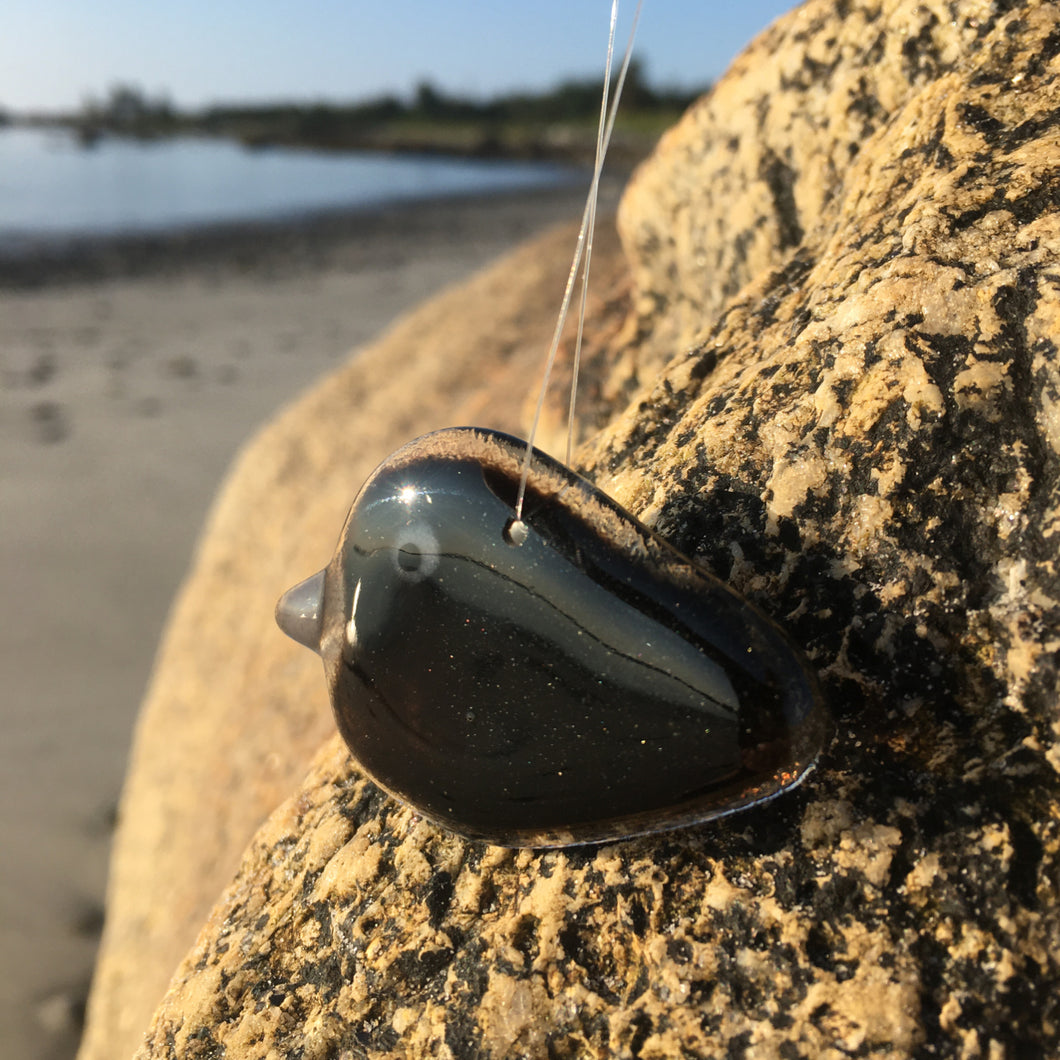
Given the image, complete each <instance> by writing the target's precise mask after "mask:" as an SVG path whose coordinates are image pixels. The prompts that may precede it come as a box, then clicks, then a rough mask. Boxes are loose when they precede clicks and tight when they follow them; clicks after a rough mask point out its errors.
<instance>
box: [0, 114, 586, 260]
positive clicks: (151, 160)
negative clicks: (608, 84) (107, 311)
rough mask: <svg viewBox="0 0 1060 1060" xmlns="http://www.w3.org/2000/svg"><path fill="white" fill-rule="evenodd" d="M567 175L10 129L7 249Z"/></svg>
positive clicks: (507, 165) (443, 161)
mask: <svg viewBox="0 0 1060 1060" xmlns="http://www.w3.org/2000/svg"><path fill="white" fill-rule="evenodd" d="M570 176H571V171H570V170H569V169H566V168H564V167H561V166H555V165H550V164H543V163H532V162H497V161H492V160H491V161H480V160H474V159H454V158H441V157H437V156H429V157H428V156H412V155H379V154H334V153H325V152H319V151H308V150H296V149H291V148H279V147H277V148H265V149H256V150H249V149H247V148H244V147H242V146H240V145H239V144H236V143H232V142H229V141H225V140H211V139H201V138H190V137H188V138H181V139H174V140H157V141H148V142H141V141H133V140H117V139H103V140H100V141H99V142H98V143H96V144H95V145H94V146H92V147H91V148H87V149H86V148H84V147H82V146H81V145H80V144H79V142H78V140H77V138H76V137H75V136H73V135H71V134H68V133H66V132H64V131H61V130H43V129H21V128H17V129H2V130H0V239H2V240H5V241H7V240H11V239H14V238H16V237H20V238H32V237H34V236H45V237H54V236H65V235H74V234H113V233H118V232H147V231H157V230H160V229H167V228H179V227H183V226H189V225H201V224H216V223H224V222H229V221H250V220H268V219H280V218H283V217H285V216H292V215H298V214H304V213H311V212H314V211H322V210H330V209H351V208H357V207H362V206H371V205H374V204H377V203H384V202H395V201H399V200H406V199H419V198H431V197H434V196H441V195H454V194H461V193H470V192H480V193H481V192H492V191H503V190H509V189H517V188H532V187H544V186H547V185H552V184H557V183H561V182H563V181H564V180H567V179H569V178H570Z"/></svg>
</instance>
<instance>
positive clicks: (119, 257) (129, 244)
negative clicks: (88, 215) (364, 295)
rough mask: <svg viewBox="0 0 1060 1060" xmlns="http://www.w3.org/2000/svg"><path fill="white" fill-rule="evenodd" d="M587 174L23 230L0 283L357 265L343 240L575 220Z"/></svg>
mask: <svg viewBox="0 0 1060 1060" xmlns="http://www.w3.org/2000/svg"><path fill="white" fill-rule="evenodd" d="M627 176H628V175H627V174H620V175H617V176H608V175H607V174H605V175H604V178H603V183H602V196H603V197H604V198H605V199H609V200H610V201H611V202H612V204H613V203H614V202H615V201H617V197H618V192H619V189H620V188H621V186H622V185H624V183H625V180H626V179H627ZM589 179H590V175H589V174H585V176H584V180H578V179H575V178H574V177H573V176H572V178H571V179H570V180H563V181H558V182H557V183H554V184H548V185H545V186H542V187H539V188H529V189H527V188H517V189H512V190H500V191H492V192H486V193H482V192H463V193H458V194H452V195H440V196H432V197H425V198H417V199H405V200H394V201H392V202H387V203H382V204H374V205H365V206H355V207H350V208H344V209H333V210H317V211H311V212H306V213H294V214H288V215H282V216H277V217H274V218H263V219H260V220H254V221H234V222H229V223H211V224H204V225H189V226H186V227H174V228H169V229H159V230H150V231H144V232H136V231H129V232H119V233H99V234H96V233H84V234H81V233H73V234H66V235H49V234H41V235H29V236H25V235H22V236H19V237H18V238H17V239H16V240H15V241H14V244H13V245H12V246H9V247H8V248H7V249H6V250H5V248H4V247H3V245H2V244H0V290H21V289H39V288H50V287H56V286H68V285H71V284H80V283H94V282H98V281H101V280H114V279H125V278H132V277H141V278H143V277H155V276H173V275H175V274H179V273H181V272H186V271H187V270H189V269H202V268H215V267H218V266H220V267H228V268H234V269H237V270H239V271H240V272H242V273H245V274H253V273H262V274H270V275H271V274H274V273H275V272H277V270H280V271H287V272H289V271H290V270H291V269H292V268H296V269H297V268H306V267H312V268H330V267H344V268H346V267H351V266H352V267H364V266H365V264H366V263H365V261H364V260H363V256H361V257H360V258H359V257H358V255H357V254H356V253H353V254H351V252H350V251H351V244H355V243H361V242H364V243H371V242H374V241H378V240H380V239H382V240H384V241H385V242H388V243H393V242H395V241H396V242H398V243H400V244H401V245H402V246H403V247H405V248H407V249H408V250H409V251H410V252H411V251H412V250H413V249H414V247H415V243H416V241H417V240H423V239H428V240H437V239H438V238H445V237H447V236H450V235H452V234H454V233H456V232H459V231H462V230H465V229H469V228H472V227H476V226H480V225H481V224H482V223H483V220H484V219H485V218H486V217H488V216H490V215H492V216H495V217H496V219H497V221H498V222H499V223H501V224H505V223H506V222H507V221H508V220H509V219H510V215H511V214H512V211H513V210H517V211H518V212H519V213H520V214H522V215H524V216H525V217H526V218H527V223H528V224H534V223H536V222H535V220H534V219H535V218H541V219H546V218H553V217H555V216H558V215H559V213H560V212H562V211H564V210H573V211H574V212H572V213H571V214H570V217H571V219H575V218H577V217H578V216H580V211H581V204H582V203H583V202H584V198H585V194H586V190H587V188H588V183H589ZM546 223H548V222H547V221H546ZM527 230H528V231H529V230H530V229H527Z"/></svg>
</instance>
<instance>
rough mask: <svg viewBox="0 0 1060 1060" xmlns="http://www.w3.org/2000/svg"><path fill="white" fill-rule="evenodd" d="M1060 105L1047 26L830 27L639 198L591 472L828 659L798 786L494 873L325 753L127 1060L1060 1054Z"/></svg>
mask: <svg viewBox="0 0 1060 1060" xmlns="http://www.w3.org/2000/svg"><path fill="white" fill-rule="evenodd" d="M1058 75H1060V14H1058V9H1057V8H1056V7H1055V6H1054V5H1047V4H1036V3H1027V4H1023V5H1020V4H1018V3H1017V4H1004V5H1001V4H988V3H985V2H983V3H975V2H972V3H966V4H960V5H957V4H952V3H948V2H946V3H944V2H941V0H934V2H930V0H929V2H918V3H913V2H910V0H902V2H899V0H875V2H870V0H860V2H857V0H846V2H843V3H825V2H811V3H808V4H806V5H805V6H804V7H802V8H801V9H799V10H797V11H795V12H793V13H792V14H790V15H789V16H788V17H786V18H785V19H783V20H781V21H780V22H779V23H778V24H777V25H776V26H775V27H774V28H773V29H771V30H770V31H769V32H767V33H766V34H765V35H764V36H763V37H762V38H760V39H759V41H758V42H756V43H755V44H754V45H753V46H752V47H751V49H749V51H748V52H747V53H745V55H744V56H742V57H741V58H740V59H739V60H738V61H737V63H736V64H735V66H734V68H733V70H732V71H731V72H730V74H729V75H728V76H727V77H726V78H725V79H724V80H723V81H722V82H721V83H720V84H719V85H718V87H717V89H716V90H715V92H714V93H713V94H712V95H711V96H709V97H708V98H707V99H705V100H704V101H702V102H701V103H700V104H699V105H697V106H696V107H695V108H693V110H692V111H691V112H690V113H689V115H688V116H687V117H686V118H685V119H684V120H683V121H682V122H681V123H680V124H679V125H678V126H677V128H676V129H674V130H673V131H672V132H671V133H670V134H669V135H668V136H667V137H666V138H665V139H664V141H663V143H662V145H661V146H660V148H659V150H658V152H657V153H656V155H655V156H654V157H653V159H652V160H650V161H649V162H648V163H647V164H646V165H645V166H644V167H643V168H642V169H641V171H640V172H639V174H638V176H637V178H636V179H635V182H634V184H633V185H632V187H631V189H630V191H629V193H628V194H627V197H626V199H625V202H624V204H623V209H622V214H621V224H622V230H623V233H624V239H625V243H626V247H627V250H628V253H629V254H630V258H631V263H632V269H633V274H634V277H635V282H636V291H635V297H634V305H633V310H632V312H631V315H630V317H629V318H628V319H627V320H626V322H625V324H624V325H622V326H614V322H613V320H611V321H610V323H609V324H608V325H607V326H606V327H604V328H603V329H602V331H601V332H598V333H597V337H596V340H595V341H594V346H593V348H592V350H591V351H590V352H591V354H592V356H591V358H590V362H591V373H590V378H591V379H593V380H595V383H593V384H591V385H590V390H591V394H590V399H589V401H588V402H587V405H586V416H587V418H589V419H590V420H592V421H593V422H594V423H596V424H602V425H604V429H603V430H601V431H600V433H598V434H597V435H596V436H595V437H594V438H593V439H592V440H591V441H590V442H589V444H588V445H587V446H586V447H584V448H583V450H582V453H581V455H582V458H583V463H584V466H585V467H586V468H587V469H588V470H589V472H590V473H591V474H592V475H594V476H595V478H596V480H597V481H598V482H599V484H600V485H602V486H603V487H604V488H605V489H607V490H609V491H610V492H612V493H613V494H614V495H615V496H616V497H617V498H618V499H619V500H621V501H622V502H624V503H626V504H627V505H629V506H630V507H631V508H632V509H633V510H634V511H637V512H639V513H642V515H643V517H644V518H645V519H646V520H647V521H650V522H651V523H652V524H653V525H654V526H656V527H657V528H658V529H659V530H660V531H661V532H662V533H664V534H665V535H667V536H669V537H670V538H671V539H672V540H674V541H675V543H676V544H677V545H678V546H679V547H681V548H683V549H684V550H685V551H687V552H689V553H692V554H694V555H696V556H697V557H698V558H699V559H700V560H701V561H702V562H703V563H704V564H705V565H707V566H708V567H710V568H711V569H713V570H714V571H715V572H717V573H718V574H720V575H722V576H723V577H726V578H727V579H728V580H729V581H731V582H732V583H733V584H734V585H735V586H736V587H737V588H738V589H740V590H741V591H743V592H745V593H746V594H748V595H749V596H751V597H753V598H754V599H755V600H756V601H757V602H758V603H760V604H761V606H762V607H763V608H765V609H766V610H767V611H769V612H770V613H772V614H773V615H774V616H776V618H777V619H778V620H779V621H780V622H782V623H783V624H784V625H785V626H786V628H787V629H788V630H789V631H790V632H791V634H792V635H793V637H794V638H795V639H796V640H797V641H798V642H800V643H802V644H803V645H805V646H806V649H807V651H808V653H809V655H810V656H811V658H812V660H813V661H814V663H815V664H816V666H817V667H818V669H819V672H820V674H821V677H822V681H823V685H824V688H825V692H826V695H827V697H828V699H829V701H830V703H831V706H832V708H833V712H834V714H835V716H836V720H837V732H836V737H835V740H834V741H833V744H832V746H831V747H830V749H829V751H828V752H827V754H826V755H825V756H824V759H823V761H822V763H821V766H820V768H819V770H818V772H817V773H816V774H815V776H814V777H812V778H811V779H810V781H809V782H807V783H806V784H805V785H804V786H803V787H802V788H800V789H799V790H798V791H797V792H796V793H794V794H791V795H788V796H785V797H783V798H781V799H778V800H776V801H775V802H774V803H771V804H769V805H768V806H765V807H761V808H759V809H756V810H753V811H749V812H747V813H745V814H742V815H740V816H738V817H734V818H731V819H729V820H726V821H722V822H716V823H714V824H712V825H710V826H704V827H701V828H696V829H689V830H685V831H682V832H677V833H672V834H669V835H663V836H656V837H646V838H643V839H639V840H636V841H631V842H626V843H620V844H614V845H611V846H608V847H604V848H602V849H595V850H593V849H571V850H566V851H551V852H545V853H540V852H532V851H520V852H508V851H501V850H497V849H494V848H490V847H486V846H482V845H476V844H469V843H465V842H463V841H461V840H459V839H456V838H454V837H453V836H451V835H448V834H446V833H444V832H441V831H439V830H437V829H435V828H433V827H430V826H428V825H426V824H425V823H424V822H422V821H420V820H418V819H417V818H416V817H415V816H414V815H413V814H412V813H411V812H410V811H408V810H407V809H404V808H402V807H400V806H398V805H397V804H396V803H394V802H393V801H392V800H390V799H389V798H387V797H385V796H383V795H382V794H380V793H379V792H378V790H377V789H375V788H374V787H373V786H372V785H371V784H370V783H368V782H367V781H365V780H364V779H363V778H361V777H360V776H359V774H358V773H357V772H356V769H355V767H354V766H353V765H352V763H351V762H350V760H349V758H348V756H347V755H346V754H345V753H344V751H343V749H342V747H341V745H340V744H339V743H338V741H337V739H334V738H333V739H332V740H331V741H330V742H329V743H327V744H326V745H325V746H324V748H323V749H322V750H321V752H320V754H319V756H318V757H317V759H316V761H315V763H314V766H313V769H312V771H311V773H310V775H309V776H308V777H307V779H306V781H305V782H304V784H303V785H302V787H301V789H300V790H299V791H298V793H297V794H295V795H294V796H293V797H292V798H291V799H290V800H289V801H288V802H287V803H286V804H284V806H283V807H281V809H280V810H278V811H277V812H276V813H275V814H274V815H273V817H272V818H271V819H270V820H269V822H268V823H267V824H266V825H265V826H264V827H263V829H262V830H261V831H260V832H259V833H258V835H257V836H256V838H255V840H254V841H253V843H252V845H251V847H250V849H249V850H248V852H247V854H246V855H245V857H244V860H243V863H242V865H241V867H240V869H239V872H238V874H237V875H236V877H235V880H234V881H233V883H232V884H231V886H230V887H229V888H228V890H227V891H226V892H225V894H224V895H223V896H222V898H221V900H220V902H219V903H218V905H217V906H216V907H215V909H214V912H213V914H212V916H211V919H210V921H209V922H208V924H207V926H206V928H205V929H204V930H203V932H202V934H201V935H200V937H199V940H198V942H197V944H196V946H195V947H194V948H193V949H192V951H191V952H190V954H189V955H188V956H187V958H186V959H185V961H184V963H183V964H182V965H181V967H180V969H179V970H178V972H177V975H176V977H175V978H174V980H173V982H172V984H171V987H170V991H169V993H168V994H167V996H166V998H165V1000H164V1001H163V1004H162V1006H161V1007H160V1008H159V1010H158V1012H157V1013H156V1015H155V1019H154V1022H153V1024H152V1026H151V1029H150V1032H149V1034H148V1038H147V1041H146V1043H145V1045H144V1047H143V1049H142V1050H141V1053H140V1054H139V1055H140V1056H141V1057H142V1058H144V1060H146V1058H148V1057H150V1058H161V1057H176V1056H192V1055H194V1056H219V1055H222V1054H223V1055H224V1056H226V1057H229V1058H231V1057H251V1056H255V1057H256V1056H266V1055H268V1056H276V1057H295V1056H298V1057H304V1056H312V1057H338V1056H362V1055H366V1056H372V1057H406V1056H440V1057H454V1058H465V1057H483V1058H486V1057H489V1058H494V1057H496V1058H500V1057H505V1058H509V1057H518V1056H526V1057H546V1056H547V1057H579V1058H580V1057H612V1056H615V1057H658V1058H662V1057H674V1056H704V1057H712V1056H725V1057H739V1056H748V1057H750V1056H753V1057H756V1058H757V1057H765V1058H774V1057H775V1058H781V1057H783V1058H791V1057H795V1056H805V1057H838V1056H848V1055H851V1054H855V1055H858V1056H866V1057H884V1056H887V1057H895V1056H913V1055H937V1056H953V1057H958V1056H960V1057H975V1056H983V1057H986V1056H1002V1055H1010V1056H1020V1055H1028V1056H1030V1055H1034V1056H1037V1055H1056V1053H1057V1052H1058V1051H1060V1001H1058V999H1060V893H1058V892H1060V751H1058V747H1060V711H1058V696H1057V653H1058V651H1060V573H1058V571H1057V555H1058V541H1060V538H1058V536H1057V534H1058V530H1060V478H1058V469H1060V445H1058V439H1060V426H1058V424H1060V413H1058V411H1057V410H1058V405H1060V379H1058V368H1057V344H1058V341H1060V317H1058V305H1060V293H1058V292H1060V268H1058V261H1060V176H1058V174H1060V105H1058V104H1060V87H1058V86H1060V82H1058ZM609 320H610V318H609ZM601 336H602V337H601ZM608 365H610V366H611V368H612V370H610V371H609V370H608ZM330 429H331V425H330V424H329V423H326V422H325V423H321V424H320V425H319V426H318V427H317V428H316V431H318V432H320V433H319V435H318V434H317V433H316V432H313V431H310V433H308V434H307V435H306V437H305V439H304V444H305V445H306V447H307V448H308V449H309V450H310V451H312V446H313V445H314V444H318V443H317V442H315V441H314V439H317V438H319V437H324V436H326V434H327V432H328V431H329V430H330ZM408 433H409V434H412V433H417V432H416V431H414V430H410V431H409V432H408ZM299 499H300V498H297V497H296V498H294V499H292V500H291V501H289V502H288V503H290V504H291V505H292V506H297V504H298V503H299ZM242 517H243V519H244V520H247V519H248V518H249V517H248V513H247V511H244V512H243V513H242ZM336 526H337V523H336ZM309 566H311V565H309ZM234 591H235V590H234ZM270 676H271V678H272V679H273V680H277V677H276V675H270ZM282 694H283V690H282V687H281V686H280V685H270V686H266V685H263V684H258V683H249V682H248V683H245V684H244V685H243V686H242V687H241V688H240V698H239V704H240V706H241V707H243V708H244V709H245V710H247V711H248V712H250V713H253V710H254V709H255V707H256V704H257V703H258V702H259V700H261V699H262V698H266V697H269V696H279V695H282Z"/></svg>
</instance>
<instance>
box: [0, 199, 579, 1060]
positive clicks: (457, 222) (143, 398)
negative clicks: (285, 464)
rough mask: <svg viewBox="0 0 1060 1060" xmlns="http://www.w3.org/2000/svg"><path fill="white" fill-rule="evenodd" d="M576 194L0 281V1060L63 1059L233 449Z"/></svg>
mask: <svg viewBox="0 0 1060 1060" xmlns="http://www.w3.org/2000/svg"><path fill="white" fill-rule="evenodd" d="M581 195H582V192H581V190H580V189H578V188H567V189H561V190H552V191H547V192H539V193H529V194H527V193H522V194H519V195H510V196H503V197H492V198H489V199H485V200H473V199H462V200H456V201H449V202H444V201H443V202H433V203H425V204H417V205H413V206H406V207H403V208H400V209H398V208H395V209H391V210H387V211H377V212H375V213H372V214H362V215H350V216H346V217H331V218H321V219H318V220H316V221H314V222H313V223H308V224H299V225H294V224H292V225H288V226H287V227H276V228H269V227H263V228H258V229H254V228H246V227H244V228H240V229H231V230H227V231H218V230H215V231H213V232H210V233H202V234H199V235H197V236H194V237H191V236H184V237H179V238H176V237H174V238H170V239H165V238H157V239H150V240H139V241H133V242H129V241H125V242H124V243H122V242H112V243H100V242H95V243H92V242H86V243H83V244H80V245H78V246H64V247H52V248H46V249H45V250H43V251H42V252H41V253H39V254H38V255H37V256H36V257H34V258H23V259H21V260H19V261H10V260H7V261H4V260H0V600H2V601H3V606H4V609H5V612H6V614H5V616H4V619H3V621H2V622H0V673H2V674H3V677H4V691H5V695H4V699H3V706H2V711H3V714H2V717H3V722H4V727H5V733H6V735H5V738H4V739H3V740H2V741H0V849H2V850H3V870H2V872H0V955H2V961H3V965H2V967H3V972H2V975H0V1043H3V1048H2V1052H3V1055H4V1056H5V1057H10V1058H12V1060H20V1058H39V1057H46V1058H60V1057H69V1056H72V1055H73V1052H74V1050H75V1048H76V1043H77V1038H78V1034H79V1030H80V1018H81V1012H82V1008H83V1003H84V998H85V996H86V993H87V988H88V982H89V978H90V975H91V968H92V961H93V957H94V952H95V947H96V943H97V939H98V935H99V931H100V927H101V924H102V916H103V894H104V886H105V876H106V861H107V853H108V845H109V839H110V833H111V829H112V826H113V820H114V815H115V808H116V805H117V800H118V796H119V792H120V789H121V782H122V775H123V772H124V768H125V757H126V754H127V752H128V748H129V742H130V738H131V734H132V727H133V723H134V719H135V715H136V711H137V707H138V704H139V700H140V696H141V694H142V692H143V689H144V685H145V683H146V681H147V676H148V671H149V668H150V665H151V661H152V657H153V654H154V650H155V646H156V644H157V641H158V637H159V634H160V632H161V629H162V625H163V622H164V620H165V615H166V611H167V608H168V606H169V603H170V601H171V599H172V597H173V594H174V592H175V590H176V587H177V585H178V583H179V581H180V578H181V577H182V575H183V573H184V571H185V569H186V567H187V563H188V559H189V556H190V554H191V551H192V548H193V546H194V541H195V537H196V534H197V532H198V529H199V527H200V525H201V523H202V521H203V518H204V516H205V513H206V510H207V507H208V505H209V502H210V500H211V498H212V496H213V494H214V491H215V489H216V487H217V485H218V482H219V481H220V479H221V477H222V475H223V473H224V471H225V469H226V467H227V466H228V464H229V463H230V461H231V459H232V456H233V454H234V453H235V451H236V449H237V448H238V446H239V445H240V444H241V443H242V442H243V441H244V440H245V439H246V438H247V437H248V436H249V435H250V434H251V432H252V431H253V430H254V428H255V427H256V426H257V425H258V424H260V423H262V422H263V421H264V420H265V419H267V418H268V417H269V415H270V414H271V413H272V412H273V411H274V410H275V409H277V408H278V407H279V406H281V405H282V404H284V403H285V402H286V401H288V400H290V399H291V398H292V397H293V396H295V395H296V394H297V393H299V391H301V390H302V389H303V388H304V387H306V386H307V385H308V384H310V383H311V382H312V381H313V380H315V379H317V378H318V377H319V376H320V375H321V374H322V373H324V372H326V371H328V370H329V369H330V368H332V367H334V366H336V365H337V364H339V363H340V362H341V361H343V360H344V359H345V358H347V357H349V356H350V355H351V351H353V350H355V349H356V348H357V347H358V346H360V345H362V344H364V343H365V342H366V341H368V340H369V339H371V338H372V337H373V336H374V335H376V334H377V333H378V332H379V331H380V330H382V329H383V328H385V327H386V325H387V324H388V323H389V322H391V321H392V320H393V319H394V318H395V317H397V316H398V315H399V314H401V313H402V312H403V311H404V310H406V309H408V308H410V307H412V306H413V305H415V304H416V303H418V302H419V301H421V300H422V299H424V298H425V297H426V296H427V295H429V294H431V293H433V292H434V291H436V290H438V289H439V288H441V287H442V286H444V285H446V284H449V283H451V282H455V281H457V280H459V279H461V278H462V277H464V276H466V275H467V274H469V273H470V272H472V271H474V270H475V269H477V268H479V267H481V266H482V265H484V264H486V263H487V262H488V261H490V260H492V259H493V258H495V257H496V256H497V255H499V254H500V253H502V252H503V251H504V250H506V249H507V248H509V247H511V246H513V245H514V244H516V243H518V242H519V241H521V240H522V239H524V238H526V237H527V236H529V235H531V234H533V233H534V232H536V231H538V230H540V229H542V228H544V227H546V226H547V225H550V224H552V223H556V222H561V221H562V222H568V221H570V220H572V219H574V218H576V217H577V216H578V215H579V214H580V211H581ZM559 293H560V292H557V304H558V299H559ZM409 385H410V386H415V380H409Z"/></svg>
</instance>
